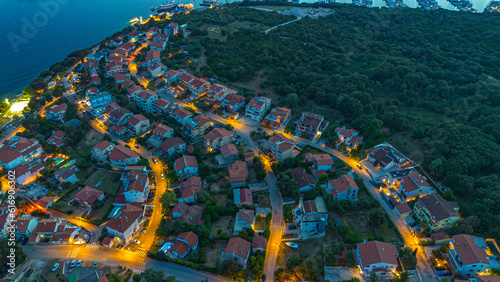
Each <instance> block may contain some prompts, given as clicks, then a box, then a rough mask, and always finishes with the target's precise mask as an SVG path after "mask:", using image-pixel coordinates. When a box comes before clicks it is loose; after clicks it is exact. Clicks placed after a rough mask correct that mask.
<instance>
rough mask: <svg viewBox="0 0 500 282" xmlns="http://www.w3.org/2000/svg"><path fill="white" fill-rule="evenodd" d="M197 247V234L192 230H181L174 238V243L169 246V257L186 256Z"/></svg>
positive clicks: (181, 257)
mask: <svg viewBox="0 0 500 282" xmlns="http://www.w3.org/2000/svg"><path fill="white" fill-rule="evenodd" d="M197 247H198V235H196V234H195V233H194V232H193V231H189V232H182V233H179V235H177V238H175V244H174V245H173V246H172V247H170V249H169V252H170V258H172V259H173V258H180V259H183V258H185V257H186V255H187V254H189V252H191V251H192V250H196V248H197Z"/></svg>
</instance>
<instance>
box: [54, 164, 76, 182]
mask: <svg viewBox="0 0 500 282" xmlns="http://www.w3.org/2000/svg"><path fill="white" fill-rule="evenodd" d="M54 178H55V179H57V180H58V181H59V182H60V183H65V182H69V183H71V184H75V183H76V182H77V181H78V180H79V179H78V178H77V177H76V171H75V170H74V169H72V168H70V167H67V166H65V167H61V168H60V169H58V170H57V171H56V172H54Z"/></svg>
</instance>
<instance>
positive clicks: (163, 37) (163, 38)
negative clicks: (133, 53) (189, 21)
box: [153, 33, 169, 42]
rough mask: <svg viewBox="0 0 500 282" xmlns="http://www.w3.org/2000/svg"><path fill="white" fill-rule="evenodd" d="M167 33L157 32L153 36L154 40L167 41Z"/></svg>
mask: <svg viewBox="0 0 500 282" xmlns="http://www.w3.org/2000/svg"><path fill="white" fill-rule="evenodd" d="M168 38H169V36H168V34H166V33H157V34H156V36H155V37H153V41H154V42H168Z"/></svg>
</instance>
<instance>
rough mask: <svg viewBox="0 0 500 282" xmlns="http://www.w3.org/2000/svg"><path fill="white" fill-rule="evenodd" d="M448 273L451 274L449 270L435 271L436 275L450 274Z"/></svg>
mask: <svg viewBox="0 0 500 282" xmlns="http://www.w3.org/2000/svg"><path fill="white" fill-rule="evenodd" d="M450 274H451V272H449V271H438V272H437V275H438V276H447V275H450Z"/></svg>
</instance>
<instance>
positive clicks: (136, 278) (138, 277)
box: [132, 274, 141, 282]
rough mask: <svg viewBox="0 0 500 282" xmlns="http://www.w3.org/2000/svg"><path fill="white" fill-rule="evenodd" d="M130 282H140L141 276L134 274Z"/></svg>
mask: <svg viewBox="0 0 500 282" xmlns="http://www.w3.org/2000/svg"><path fill="white" fill-rule="evenodd" d="M132 280H134V282H139V281H141V276H140V275H139V274H134V275H132Z"/></svg>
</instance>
